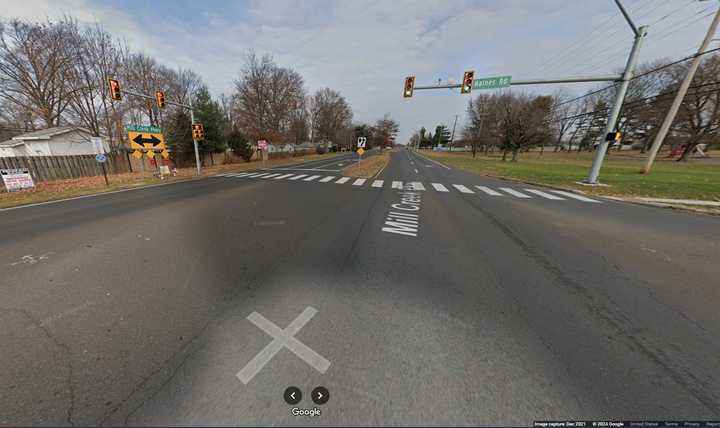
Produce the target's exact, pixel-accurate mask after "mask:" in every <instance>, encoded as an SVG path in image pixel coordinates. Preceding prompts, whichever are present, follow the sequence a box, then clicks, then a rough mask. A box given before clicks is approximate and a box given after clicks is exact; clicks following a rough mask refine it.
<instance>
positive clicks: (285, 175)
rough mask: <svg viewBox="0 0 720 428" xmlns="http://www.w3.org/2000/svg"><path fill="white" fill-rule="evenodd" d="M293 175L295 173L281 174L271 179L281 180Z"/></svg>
mask: <svg viewBox="0 0 720 428" xmlns="http://www.w3.org/2000/svg"><path fill="white" fill-rule="evenodd" d="M293 175H295V174H283V175H281V176H279V177H275V178H274V179H273V180H282V179H283V178H288V177H292V176H293Z"/></svg>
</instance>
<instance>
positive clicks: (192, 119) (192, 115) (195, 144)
mask: <svg viewBox="0 0 720 428" xmlns="http://www.w3.org/2000/svg"><path fill="white" fill-rule="evenodd" d="M122 92H123V94H128V95H132V96H135V97H140V98H145V99H148V100H155V97H151V96H150V95H145V94H140V93H138V92H133V91H125V90H124V91H122ZM165 103H166V104H171V105H174V106H177V107H182V108H186V109H188V110H190V122H191V123H190V125H191V126H192V125H193V124H195V113H194V112H193V107H192V102H191V101H188V104H182V103H176V102H174V101H165ZM193 147H194V149H195V167H196V169H197V175H200V153H199V151H198V142H197V140H196V139H195V138H193Z"/></svg>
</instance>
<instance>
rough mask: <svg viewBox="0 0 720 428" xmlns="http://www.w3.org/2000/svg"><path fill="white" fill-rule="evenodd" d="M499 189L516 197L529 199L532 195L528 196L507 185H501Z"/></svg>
mask: <svg viewBox="0 0 720 428" xmlns="http://www.w3.org/2000/svg"><path fill="white" fill-rule="evenodd" d="M500 190H502V191H503V192H505V193H509V194H511V195H513V196H515V197H516V198H523V199H531V198H532V196H528V195H526V194H524V193H520V192H518V191H517V190H515V189H511V188H509V187H501V188H500Z"/></svg>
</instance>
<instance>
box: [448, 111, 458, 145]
mask: <svg viewBox="0 0 720 428" xmlns="http://www.w3.org/2000/svg"><path fill="white" fill-rule="evenodd" d="M457 118H458V115H455V122H453V130H452V135H451V136H450V151H451V152H452V145H453V141H455V125H457Z"/></svg>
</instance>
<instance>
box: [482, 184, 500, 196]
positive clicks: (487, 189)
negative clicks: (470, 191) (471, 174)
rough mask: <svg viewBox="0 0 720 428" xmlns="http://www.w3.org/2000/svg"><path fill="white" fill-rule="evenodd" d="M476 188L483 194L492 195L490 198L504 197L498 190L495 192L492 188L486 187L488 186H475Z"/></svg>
mask: <svg viewBox="0 0 720 428" xmlns="http://www.w3.org/2000/svg"><path fill="white" fill-rule="evenodd" d="M475 187H476V188H477V189H478V190H482V191H483V192H485V193H487V194H488V195H490V196H502V195H503V194H502V193H500V192H498V191H496V190H493V189H491V188H489V187H486V186H475Z"/></svg>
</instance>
